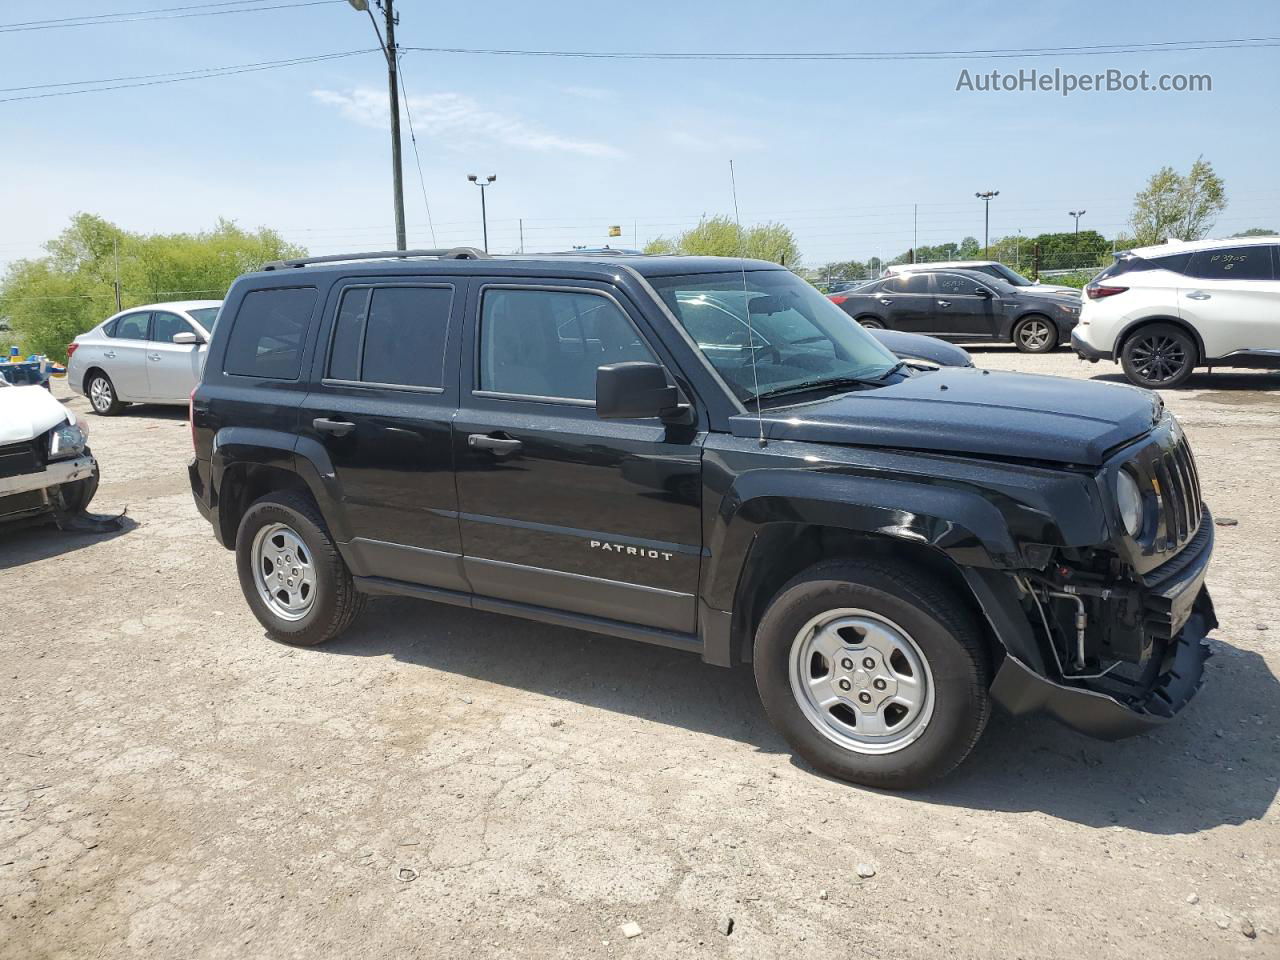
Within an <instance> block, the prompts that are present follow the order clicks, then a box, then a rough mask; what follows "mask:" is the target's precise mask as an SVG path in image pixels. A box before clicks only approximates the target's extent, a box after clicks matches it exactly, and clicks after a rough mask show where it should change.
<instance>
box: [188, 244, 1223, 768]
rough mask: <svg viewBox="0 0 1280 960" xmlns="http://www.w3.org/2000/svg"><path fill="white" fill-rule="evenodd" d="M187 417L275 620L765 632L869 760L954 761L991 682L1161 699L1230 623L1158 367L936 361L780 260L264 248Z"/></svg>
mask: <svg viewBox="0 0 1280 960" xmlns="http://www.w3.org/2000/svg"><path fill="white" fill-rule="evenodd" d="M724 309H728V310H730V311H738V312H739V314H740V319H741V321H742V322H741V324H725V323H724V322H723V319H724V317H723V310H724ZM738 327H742V328H744V330H745V332H743V331H740V330H739V329H737V328H738ZM192 429H193V434H194V439H195V454H196V455H195V459H194V460H193V461H192V462H191V465H190V474H191V486H192V489H193V492H194V494H195V499H196V503H197V505H198V506H199V508H200V511H201V512H202V513H203V514H204V516H205V517H206V518H208V520H209V521H210V522H211V523H212V525H213V529H214V532H215V534H216V536H217V538H218V540H219V541H220V542H221V543H222V544H223V545H224V546H226V547H227V548H228V549H234V550H235V551H236V559H237V563H238V568H239V573H240V582H241V586H242V587H243V590H244V594H245V597H246V599H247V600H248V602H249V604H250V606H251V607H252V608H253V611H254V613H255V614H256V615H257V617H258V619H259V620H260V621H261V622H262V623H263V625H264V626H265V627H266V629H267V631H268V633H269V634H270V635H271V636H273V637H275V638H278V639H280V640H283V641H286V642H289V643H297V644H316V643H320V642H322V641H325V640H328V639H330V638H332V637H334V636H336V635H338V634H339V633H341V632H342V631H343V630H344V629H346V627H347V626H348V625H349V624H350V623H351V621H352V619H353V618H354V617H355V616H356V615H357V613H358V612H359V610H360V608H361V606H362V603H363V601H364V599H365V597H366V596H368V595H371V594H375V595H376V594H381V595H387V594H395V595H401V596H410V597H421V598H423V599H427V600H437V601H442V602H445V603H453V604H458V605H461V606H466V607H473V608H476V609H481V610H489V611H496V612H501V613H509V614H514V615H517V616H522V617H528V618H531V619H534V620H540V621H544V622H547V623H552V624H559V625H563V626H567V627H576V628H581V629H585V630H593V631H597V632H600V633H605V634H612V635H614V636H619V637H626V638H630V639H634V640H643V641H647V642H649V643H657V644H662V645H665V646H669V647H674V648H677V649H680V650H687V651H689V652H691V653H697V654H700V655H701V657H702V658H703V660H705V661H707V662H708V663H713V664H717V665H720V666H725V667H730V666H733V665H735V664H738V663H746V662H750V663H751V664H752V667H753V669H754V672H755V678H756V683H757V686H758V688H759V691H760V696H761V698H762V700H763V701H764V705H765V708H766V710H767V711H768V713H769V715H770V717H771V718H772V719H773V721H774V722H775V723H776V724H777V726H778V728H779V729H780V730H781V731H782V733H783V734H784V735H785V736H786V738H787V739H788V741H790V743H791V745H792V746H793V747H794V748H795V750H796V751H797V752H798V753H800V754H801V755H803V756H804V757H805V758H807V759H808V760H809V761H810V762H812V763H813V764H814V765H815V766H817V767H819V768H821V769H822V770H825V771H827V772H829V773H831V774H834V775H836V776H838V777H843V778H846V779H849V780H853V781H857V782H860V783H866V784H872V785H876V786H888V787H906V786H913V785H917V784H921V783H923V782H925V781H927V780H929V779H931V778H934V777H937V776H939V775H941V774H944V773H946V772H947V771H949V770H951V769H952V768H953V767H955V766H956V764H958V763H959V762H960V761H961V760H962V759H963V758H964V757H965V755H966V754H968V752H969V751H970V750H971V749H972V747H973V745H974V743H975V742H976V741H977V739H978V736H979V735H980V734H981V732H982V729H983V727H984V725H985V724H986V722H987V717H988V714H989V712H990V709H991V704H992V703H993V702H995V703H999V704H1002V705H1004V706H1005V707H1006V708H1008V709H1009V710H1011V711H1012V712H1014V713H1024V712H1028V711H1036V710H1041V711H1047V712H1048V713H1050V714H1053V715H1054V716H1057V717H1059V718H1060V719H1062V720H1064V721H1066V722H1067V723H1068V724H1070V725H1071V726H1073V727H1076V728H1077V729H1080V730H1083V731H1086V732H1088V733H1091V734H1095V735H1097V736H1101V737H1107V738H1115V737H1121V736H1125V735H1127V734H1132V733H1136V732H1140V731H1143V730H1146V729H1149V728H1150V727H1152V726H1153V725H1156V724H1159V723H1161V722H1162V721H1164V720H1167V719H1168V718H1170V717H1172V716H1173V715H1174V714H1176V713H1177V712H1178V711H1179V710H1181V709H1182V707H1183V706H1185V705H1186V703H1187V702H1188V700H1189V699H1190V698H1191V697H1192V695H1193V694H1194V693H1195V691H1196V689H1197V688H1198V687H1199V685H1200V682H1201V676H1202V672H1203V663H1204V660H1205V657H1206V656H1207V646H1206V644H1205V643H1204V642H1203V640H1204V637H1205V635H1206V634H1207V633H1208V632H1209V631H1210V630H1211V629H1213V628H1214V627H1215V626H1216V625H1217V622H1216V620H1215V619H1214V615H1213V608H1212V604H1211V603H1210V600H1209V595H1208V592H1207V591H1206V589H1205V588H1204V586H1203V581H1204V576H1205V570H1206V567H1207V565H1208V562H1209V556H1210V553H1211V551H1212V541H1213V536H1212V531H1213V524H1212V522H1211V521H1210V519H1209V516H1208V513H1207V511H1206V510H1205V508H1204V506H1203V505H1202V503H1201V498H1200V486H1199V481H1198V480H1197V476H1196V467H1195V462H1194V460H1193V458H1192V456H1191V451H1190V449H1189V448H1188V445H1187V442H1186V440H1185V439H1184V437H1183V435H1182V431H1181V429H1180V427H1179V425H1178V423H1177V421H1176V420H1175V419H1174V417H1173V416H1172V415H1171V414H1169V413H1168V412H1166V411H1165V410H1164V409H1163V407H1162V404H1161V401H1160V399H1159V398H1158V397H1157V396H1156V395H1155V394H1151V393H1147V392H1145V391H1141V390H1135V389H1134V388H1132V387H1128V386H1120V385H1110V384H1096V383H1080V382H1076V381H1071V380H1063V379H1057V378H1053V377H1040V376H1028V375H1021V374H1012V373H990V372H988V371H985V370H975V369H973V368H963V367H955V368H943V369H940V370H936V371H931V372H924V371H920V370H917V369H914V368H912V367H909V366H907V365H905V364H904V362H903V361H900V360H898V359H897V358H895V357H894V356H893V355H892V354H891V353H890V352H889V351H888V350H887V349H885V348H884V347H883V346H882V345H881V344H879V343H878V342H877V341H876V340H875V339H874V338H873V337H872V336H871V335H870V334H868V333H867V332H866V331H865V330H863V329H861V328H860V327H859V326H858V325H857V324H854V323H851V322H850V321H849V318H848V317H847V316H845V314H843V313H841V312H840V310H839V309H838V308H837V307H836V306H834V305H833V304H832V303H831V302H830V301H829V300H827V299H826V298H825V297H824V296H823V295H822V294H820V293H819V292H818V291H817V290H816V289H814V288H813V287H812V286H810V285H809V284H808V283H806V282H805V281H803V280H801V279H800V278H798V277H797V276H795V275H794V274H792V273H791V272H789V271H787V270H784V269H782V268H780V267H777V266H775V265H773V264H769V263H763V262H756V261H742V260H731V259H719V258H694V257H643V256H616V255H611V254H599V255H596V256H576V257H575V256H554V255H548V256H542V257H521V258H514V257H512V258H488V257H485V256H484V255H482V254H479V253H478V252H476V251H473V250H470V249H462V250H454V251H412V252H401V253H398V254H394V253H383V254H365V255H352V256H344V257H321V258H316V259H310V260H294V261H286V262H277V263H272V264H268V265H267V267H266V268H265V269H264V270H262V271H261V272H258V273H252V274H248V275H246V276H243V277H241V278H240V279H238V280H237V281H236V282H235V284H234V285H233V286H232V288H231V290H230V292H229V293H228V294H227V298H226V303H225V306H224V307H223V313H222V319H221V321H220V322H219V324H218V326H217V329H216V330H215V332H214V335H213V342H212V343H211V344H210V347H209V354H208V361H207V363H206V366H205V371H204V379H203V381H202V383H201V384H200V385H199V386H198V387H197V388H196V390H195V392H194V393H193V395H192Z"/></svg>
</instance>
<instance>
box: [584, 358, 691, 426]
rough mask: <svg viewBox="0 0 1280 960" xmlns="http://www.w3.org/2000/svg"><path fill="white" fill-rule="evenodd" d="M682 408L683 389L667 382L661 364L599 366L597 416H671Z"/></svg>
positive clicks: (606, 417)
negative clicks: (680, 389)
mask: <svg viewBox="0 0 1280 960" xmlns="http://www.w3.org/2000/svg"><path fill="white" fill-rule="evenodd" d="M679 407H680V392H679V391H678V390H677V389H676V388H675V387H673V386H671V385H670V384H669V383H667V374H666V371H664V370H663V369H662V366H661V365H660V364H657V363H640V362H630V363H610V364H606V365H605V366H603V367H597V368H596V416H597V417H599V418H600V419H601V420H635V419H647V418H649V417H662V416H670V415H671V414H674V413H676V412H677V411H678V410H679Z"/></svg>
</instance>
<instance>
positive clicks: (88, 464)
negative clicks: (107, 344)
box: [0, 368, 98, 523]
mask: <svg viewBox="0 0 1280 960" xmlns="http://www.w3.org/2000/svg"><path fill="white" fill-rule="evenodd" d="M88 436H89V434H88V430H87V428H86V425H85V424H84V422H83V421H81V420H80V419H79V418H78V417H76V415H75V413H73V412H72V411H70V410H68V409H67V408H66V407H64V406H63V405H62V404H61V403H59V402H58V401H57V400H56V399H54V397H53V395H52V394H50V393H49V391H48V390H46V389H45V388H44V387H42V386H22V387H17V386H13V385H11V384H10V383H9V381H8V379H7V378H6V377H5V375H4V371H3V369H2V368H0V523H3V522H8V521H12V520H17V519H22V518H28V517H37V516H41V515H44V514H57V515H59V516H62V517H71V516H75V515H77V514H82V513H83V512H84V510H85V508H86V507H88V506H89V501H90V500H92V499H93V495H94V494H95V493H96V492H97V490H98V463H97V461H96V460H94V458H93V453H92V452H91V451H90V450H89V447H88Z"/></svg>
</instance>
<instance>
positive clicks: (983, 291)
mask: <svg viewBox="0 0 1280 960" xmlns="http://www.w3.org/2000/svg"><path fill="white" fill-rule="evenodd" d="M973 292H974V294H975V295H977V296H979V297H982V298H983V299H984V300H990V299H991V298H992V297H994V296H995V294H994V293H992V292H991V291H990V290H988V289H987V288H986V287H974V289H973Z"/></svg>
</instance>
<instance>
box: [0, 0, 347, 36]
mask: <svg viewBox="0 0 1280 960" xmlns="http://www.w3.org/2000/svg"><path fill="white" fill-rule="evenodd" d="M253 2H261V0H240V3H239V5H238V6H237V7H236V9H234V10H210V9H206V8H208V7H227V6H231V5H232V4H230V3H200V4H192V5H190V6H186V7H157V8H155V9H152V10H131V11H123V12H121V13H103V14H88V15H86V16H83V17H66V18H63V19H61V20H29V21H26V22H25V23H3V24H0V33H26V32H29V31H32V30H61V29H65V28H67V27H97V26H102V25H103V24H109V23H144V22H148V21H152V20H186V19H189V18H191V17H221V16H227V15H229V14H233V13H261V12H263V11H266V10H289V9H293V8H295V7H319V6H324V5H326V4H331V3H342V2H343V0H293V2H290V3H273V4H269V5H266V6H245V5H244V4H245V3H253ZM175 11H178V12H175ZM181 11H194V12H186V13H184V12H181Z"/></svg>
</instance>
